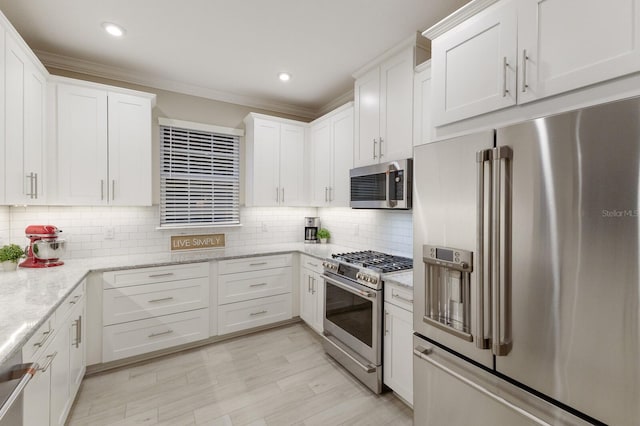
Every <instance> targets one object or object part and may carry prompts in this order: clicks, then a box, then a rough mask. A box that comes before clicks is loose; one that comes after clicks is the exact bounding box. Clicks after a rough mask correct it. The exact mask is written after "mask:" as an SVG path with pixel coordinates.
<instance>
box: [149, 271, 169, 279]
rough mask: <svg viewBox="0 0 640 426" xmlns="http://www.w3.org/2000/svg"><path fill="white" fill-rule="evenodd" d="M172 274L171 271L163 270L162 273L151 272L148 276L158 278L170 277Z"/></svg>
mask: <svg viewBox="0 0 640 426" xmlns="http://www.w3.org/2000/svg"><path fill="white" fill-rule="evenodd" d="M172 275H173V272H165V273H164V274H151V275H149V278H160V277H170V276H172Z"/></svg>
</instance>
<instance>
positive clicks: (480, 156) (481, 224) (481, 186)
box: [475, 149, 493, 349]
mask: <svg viewBox="0 0 640 426" xmlns="http://www.w3.org/2000/svg"><path fill="white" fill-rule="evenodd" d="M476 164H477V171H478V175H477V178H476V184H477V187H476V191H477V196H476V210H477V213H478V214H477V216H476V223H477V226H476V248H477V250H476V265H475V269H476V282H477V283H476V287H477V289H478V290H477V291H478V298H477V304H476V307H477V314H476V327H475V330H476V331H475V336H476V338H475V341H476V347H477V348H478V349H488V348H489V346H490V344H491V340H490V338H489V337H488V336H487V334H486V332H485V320H484V318H485V309H484V306H485V271H486V272H488V273H489V276H488V277H486V278H487V282H491V275H490V273H491V268H486V270H485V262H487V263H488V264H489V265H491V254H490V253H488V254H489V255H488V256H485V247H488V246H487V245H486V244H485V243H486V241H485V232H484V231H485V228H488V232H489V233H491V227H490V226H491V223H490V222H486V224H485V219H487V216H488V218H491V204H485V202H486V201H487V199H489V200H490V199H491V194H492V193H493V192H492V190H491V187H489V191H488V197H487V196H486V195H485V185H486V182H485V179H484V176H485V165H487V166H488V167H489V173H491V150H490V149H483V150H481V151H478V152H477V153H476ZM487 207H488V210H489V214H488V215H485V209H486V208H487ZM487 301H488V299H487ZM489 324H491V322H490V321H489Z"/></svg>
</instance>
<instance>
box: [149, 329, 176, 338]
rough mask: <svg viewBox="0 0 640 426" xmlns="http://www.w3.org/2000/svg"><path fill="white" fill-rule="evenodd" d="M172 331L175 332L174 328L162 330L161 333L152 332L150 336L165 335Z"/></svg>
mask: <svg viewBox="0 0 640 426" xmlns="http://www.w3.org/2000/svg"><path fill="white" fill-rule="evenodd" d="M171 333H173V330H167V331H161V332H160V333H151V334H150V335H149V337H158V336H164V335H165V334H171Z"/></svg>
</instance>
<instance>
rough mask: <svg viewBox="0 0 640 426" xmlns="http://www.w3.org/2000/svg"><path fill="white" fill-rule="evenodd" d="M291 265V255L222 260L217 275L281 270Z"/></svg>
mask: <svg viewBox="0 0 640 426" xmlns="http://www.w3.org/2000/svg"><path fill="white" fill-rule="evenodd" d="M291 263H292V261H291V254H278V255H273V256H260V257H250V258H244V259H230V260H223V261H221V262H219V263H218V274H219V275H225V274H234V273H237V272H249V271H258V270H263V269H273V268H282V267H285V266H291Z"/></svg>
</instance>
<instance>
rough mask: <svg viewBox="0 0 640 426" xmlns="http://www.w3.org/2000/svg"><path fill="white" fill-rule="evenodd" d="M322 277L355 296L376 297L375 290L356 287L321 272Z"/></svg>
mask: <svg viewBox="0 0 640 426" xmlns="http://www.w3.org/2000/svg"><path fill="white" fill-rule="evenodd" d="M322 278H324V280H325V281H326V282H329V283H331V284H333V285H335V286H337V287H340V288H341V289H343V290H345V291H348V292H349V293H353V294H355V295H357V296H362V297H365V298H367V299H375V298H376V297H377V296H376V292H375V291H365V290H360V289H357V288H355V287H354V286H351V285H349V284H345V283H342V282H340V281H338V280H336V279H334V278H333V277H331V276H329V275H327V274H323V275H322Z"/></svg>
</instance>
